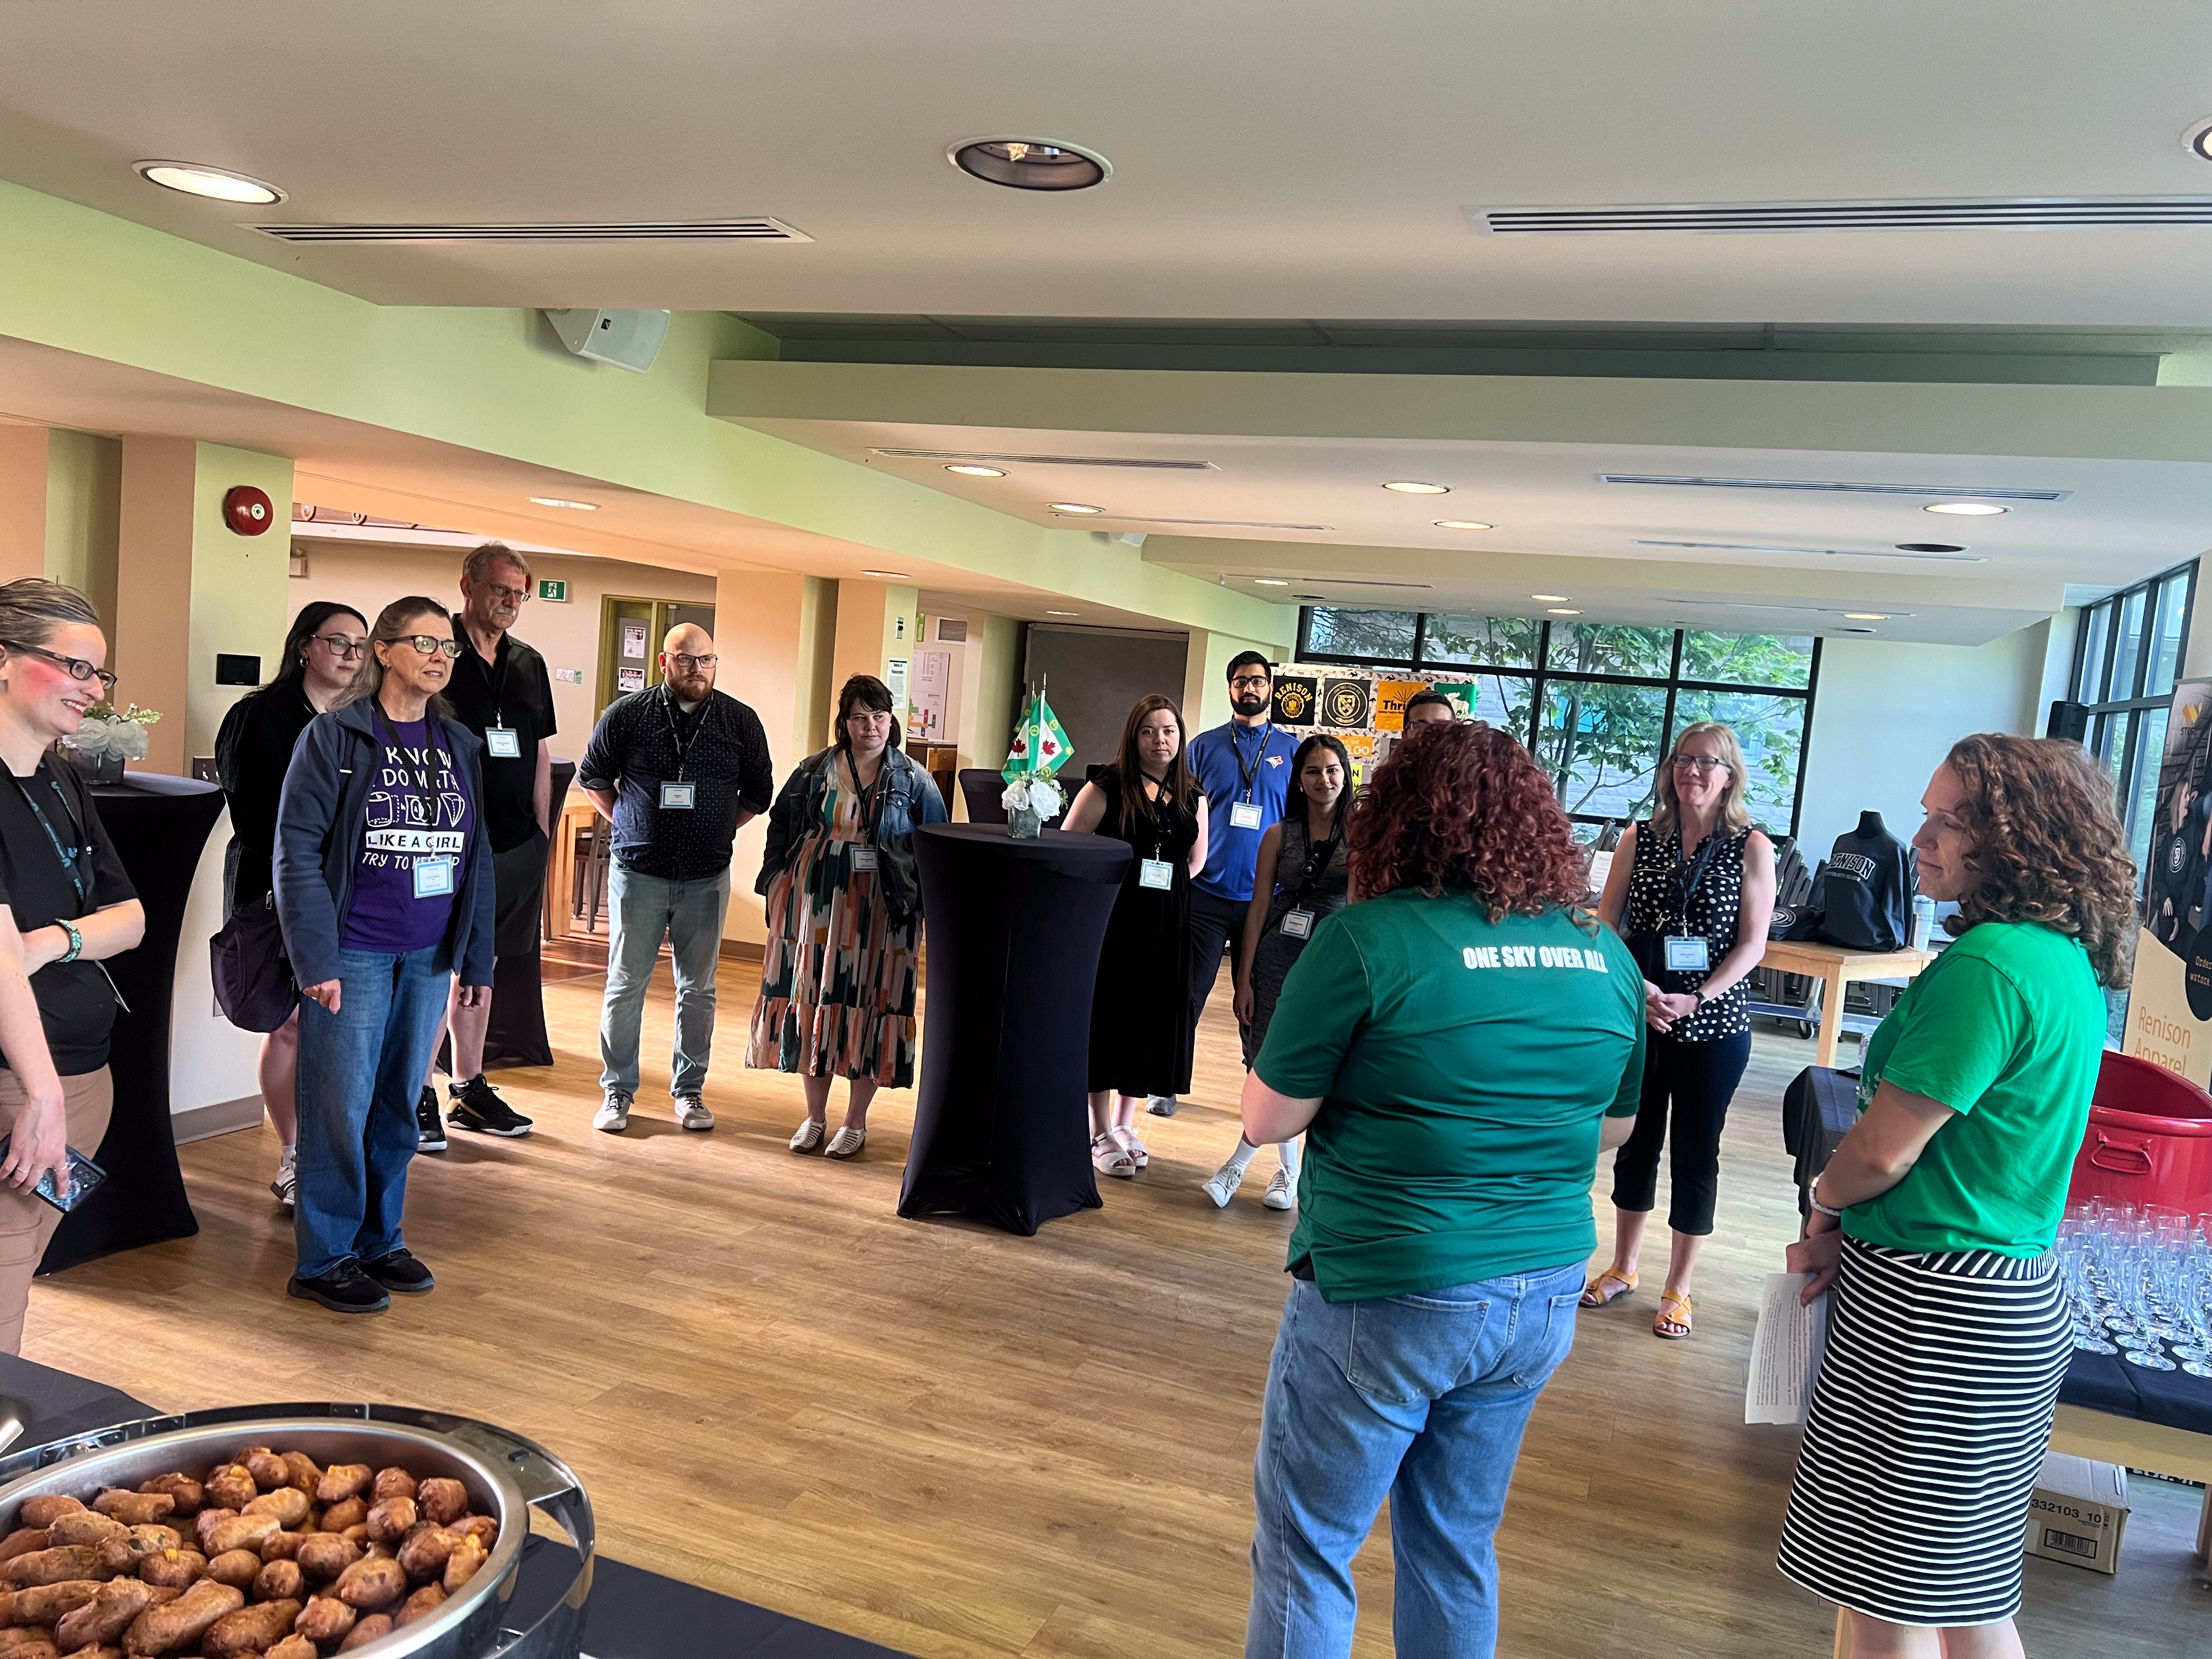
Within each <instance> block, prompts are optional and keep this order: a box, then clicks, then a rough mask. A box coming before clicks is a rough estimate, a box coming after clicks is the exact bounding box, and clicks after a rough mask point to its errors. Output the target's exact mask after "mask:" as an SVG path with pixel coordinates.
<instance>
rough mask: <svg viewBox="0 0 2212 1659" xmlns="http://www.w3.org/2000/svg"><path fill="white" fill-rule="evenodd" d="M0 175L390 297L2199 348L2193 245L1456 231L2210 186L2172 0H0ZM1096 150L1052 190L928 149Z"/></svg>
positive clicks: (2209, 308) (2199, 67)
mask: <svg viewBox="0 0 2212 1659" xmlns="http://www.w3.org/2000/svg"><path fill="white" fill-rule="evenodd" d="M0 40H5V42H6V46H7V49H6V51H5V52H0V176H4V177H5V178H7V179H12V180H14V181H15V182H16V183H19V184H22V185H27V186H30V187H32V188H33V189H36V190H40V191H47V192H50V193H52V194H56V195H59V196H62V197H68V198H70V199H73V200H76V201H79V202H83V203H86V204H91V205H94V206H96V207H98V208H100V209H102V210H106V211H108V212H112V213H116V214H119V215H122V216H126V217H129V218H133V219H137V220H140V221H143V222H146V223H148V224H151V225H155V226H158V227H160V228H163V229H166V230H169V231H172V232H174V233H176V234H181V235H185V236H189V237H192V238H195V239H197V240H203V241H205V242H208V243H210V244H211V245H213V246H219V247H222V248H223V249H225V250H227V251H229V252H238V253H241V254H244V255H246V257H248V258H257V259H259V260H261V261H262V262H264V263H265V264H272V265H276V266H280V267H282V268H283V269H286V270H294V271H297V272H299V273H300V274H301V275H304V276H310V277H313V278H314V279H316V280H318V281H322V282H325V283H331V284H332V285H334V286H337V287H340V288H344V289H349V290H352V291H355V292H357V293H361V294H363V295H368V296H371V297H374V298H376V299H379V300H382V301H390V302H396V303H416V304H451V305H486V304H500V305H516V304H522V305H549V306H562V305H584V304H592V305H614V306H656V307H678V308H698V309H705V308H730V309H735V310H739V311H745V310H752V311H768V312H774V311H786V312H810V313H822V312H848V313H849V312H872V313H901V314H906V313H937V314H947V315H959V316H975V317H989V316H1008V315H1027V316H1056V317H1064V318H1081V317H1091V316H1111V317H1120V318H1127V317H1139V316H1152V317H1211V318H1225V319H1226V318H1281V317H1293V318H1296V317H1332V318H1348V319H1423V318H1430V319H1475V318H1510V319H1601V320H1612V321H1627V320H1638V319H1648V320H1659V321H1666V322H1679V323H1689V322H1698V321H1706V320H1711V321H1722V322H1743V321H1747V320H1757V319H1767V320H1772V321H1788V322H1799V323H1826V322H1845V323H1849V322H1863V323H1883V324H1928V323H1972V324H1984V325H1988V324H2000V323H2008V324H2033V325H2057V324H2069V325H2141V326H2154V327H2162V328H2202V327H2207V326H2212V284H2207V283H2205V282H2204V281H2203V270H2204V268H2205V265H2206V263H2207V255H2208V252H2212V230H2180V231H2163V232H2136V231H2130V232H2105V233H2076V232H2016V233H1996V234H1956V233H1930V234H1921V233H1912V234H1840V235H1839V234H1826V235H1809V236H1687V235H1683V236H1672V235H1670V236H1663V237H1652V238H1637V239H1621V238H1612V237H1603V238H1583V239H1557V238H1499V237H1492V236H1486V235H1482V234H1478V233H1477V232H1476V231H1475V230H1474V229H1473V228H1471V227H1470V224H1469V222H1468V219H1467V217H1466V215H1465V210H1466V209H1467V208H1468V207H1470V206H1478V205H1539V204H1634V203H1679V202H1726V201H1771V200H1838V199H1863V198H1872V197H1919V198H1924V197H1960V196H1963V197H1991V196H1996V197H2008V196H2066V195H2079V194H2106V193H2129V194H2136V193H2145V194H2178V193H2197V192H2212V166H2208V165H2207V164H2206V163H2204V162H2203V161H2196V160H2194V159H2192V158H2191V157H2190V156H2189V155H2186V154H2185V152H2184V150H2183V149H2182V146H2181V143H2180V135H2181V133H2182V131H2183V130H2184V129H2185V126H2187V125H2188V124H2190V123H2191V121H2193V120H2195V119H2197V118H2199V117H2204V116H2212V82H2208V81H2207V79H2206V77H2205V76H2204V73H2203V64H2204V63H2205V62H2206V61H2207V59H2208V58H2212V11H2207V10H2206V9H2204V8H2203V7H2201V6H2197V5H2194V4H2188V3H2181V0H2163V3H2148V0H2133V3H2119V4H2107V5H2102V6H2061V5H2031V6H2023V5H2021V4H2018V3H2016V0H1911V3H1906V0H1866V3H1860V4H1856V5H1850V6H1830V7H1815V6H1805V5H1791V6H1777V5H1774V4H1771V3H1768V0H1670V3H1668V4H1665V5H1650V4H1638V3H1632V0H1583V3H1577V4H1573V5H1562V4H1559V3H1558V0H1486V3H1483V4H1480V5H1468V6H1444V5H1422V6H1414V5H1403V4H1400V5H1389V4H1385V5H1373V6H1367V7H1364V8H1359V9H1357V10H1356V11H1347V10H1346V9H1345V8H1344V7H1343V6H1342V5H1341V4H1340V3H1337V0H1209V3H1206V4H1204V5H1197V6H1194V5H1191V4H1189V3H1187V0H1132V3H1123V4H1119V5H1115V6H1111V7H1106V8H1097V7H1092V8H1062V9H1050V8H1026V9H1015V10H1009V9H1007V8H1006V6H1005V5H1003V4H1001V3H990V4H984V3H978V0H935V3H932V4H929V5H915V4H912V3H910V0H823V3H816V4H813V5H810V6H805V7H791V6H768V5H762V4H750V5H746V4H734V5H733V4H714V3H706V0H625V3H624V4H623V5H620V6H565V7H557V8H547V7H545V6H544V5H543V4H542V3H522V0H471V3H470V4H468V5H465V6H455V5H453V4H452V3H450V0H380V3H378V4H375V5H359V6H302V5H300V4H298V3H296V0H199V3H196V4H194V5H192V6H190V7H180V6H161V7H156V6H149V5H147V4H146V3H144V0H70V3H67V4H58V3H54V0H0ZM994 133H999V134H1012V135H1020V136H1030V137H1056V138H1062V139H1066V140H1068V141H1071V142H1074V143H1081V144H1085V145H1089V146H1092V147H1095V148H1096V149H1099V150H1101V151H1103V153H1104V154H1105V155H1107V156H1108V157H1109V159H1110V160H1111V161H1112V162H1113V163H1114V165H1115V176H1114V178H1113V179H1112V180H1111V181H1110V182H1109V183H1108V184H1106V185H1103V186H1101V187H1100V188H1098V189H1097V190H1094V191H1085V192H1082V193H1080V194H1078V195H1073V196H1069V197H1055V196H1042V195H1037V194H1032V193H1028V192H1020V191H1009V190H1003V189H998V188H994V187H992V186H988V185H982V184H980V183H976V182H975V181H973V180H970V179H966V178H964V177H963V176H962V175H960V174H958V173H956V172H955V171H954V170H953V169H952V168H951V167H949V166H948V165H947V164H946V162H945V159H944V155H945V148H946V146H947V145H948V144H949V143H952V142H953V141H956V140H961V139H966V138H971V137H979V136H987V135H990V134H994ZM156 157H159V158H167V159H183V160H187V161H201V162H206V163H210V164H215V165H220V166H224V167H231V168H234V169H237V170H239V171H242V172H245V173H250V174H254V175H258V176H260V177H264V178H267V179H271V180H273V181H274V182H276V183H277V184H279V185H282V186H283V187H284V188H285V189H286V190H287V191H289V192H290V200H289V202H287V203H286V204H283V207H282V208H281V209H280V210H277V212H278V216H282V217H283V218H287V219H296V220H307V221H317V222H329V221H341V220H374V221H391V220H406V221H415V222H424V221H496V222H517V221H569V222H574V221H583V220H612V219H636V218H655V219H693V218H713V217H722V216H737V215H755V214H766V215H773V216H777V217H780V218H782V219H784V220H786V221H787V222H790V223H792V224H793V225H795V226H797V227H798V228H799V229H801V230H803V231H804V232H805V233H806V234H808V235H810V236H811V237H812V238H813V239H814V240H812V241H811V243H808V244H804V245H797V246H782V245H746V244H740V245H711V244H710V245H704V246H652V247H635V246H629V247H617V248H604V247H602V248H584V249H568V250H554V249H548V248H544V247H535V246H524V247H508V248H499V249H489V250H486V249H467V248H460V247H453V246H434V247H407V248H396V249H384V250H364V249H354V250H337V251H333V250H327V249H298V248H294V247H291V246H286V245H283V244H279V243H276V242H274V241H271V240H269V239H267V238H265V237H263V236H260V235H258V234H256V233H254V232H252V231H251V230H248V229H246V228H242V226H243V224H244V223H245V222H248V221H250V220H252V219H253V218H255V217H258V216H260V215H259V214H258V213H257V212H256V211H253V210H240V209H237V208H231V207H225V206H221V205H218V204H210V203H204V202H196V201H192V200H190V199H187V198H185V197H178V196H174V195H171V194H169V193H167V192H164V191H159V190H157V189H155V187H153V186H150V185H145V184H143V183H142V182H140V181H139V180H138V179H137V178H136V177H134V176H133V175H132V174H131V172H130V170H129V168H130V164H131V162H132V161H135V160H140V159H147V158H156Z"/></svg>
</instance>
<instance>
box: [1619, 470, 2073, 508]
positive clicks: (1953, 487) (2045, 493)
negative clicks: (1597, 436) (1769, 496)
mask: <svg viewBox="0 0 2212 1659" xmlns="http://www.w3.org/2000/svg"><path fill="white" fill-rule="evenodd" d="M1597 481H1598V482H1599V483H1609V484H1671V485H1674V486H1675V487H1677V488H1680V489H1798V490H1805V491H1808V492H1810V493H1811V494H1813V495H1911V496H1915V497H1917V496H1922V495H1926V496H1929V497H1932V498H1933V499H1935V500H1937V501H2071V500H2072V499H2073V497H2074V492H2073V491H2072V490H2070V489H1970V488H1966V487H1963V486H1960V485H1957V484H1886V483H1836V482H1834V481H1833V480H1820V479H1811V478H1699V477H1691V476H1689V475H1687V474H1683V475H1680V476H1674V475H1670V474H1667V473H1662V472H1601V473H1599V474H1598V475H1597Z"/></svg>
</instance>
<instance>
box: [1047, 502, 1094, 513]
mask: <svg viewBox="0 0 2212 1659" xmlns="http://www.w3.org/2000/svg"><path fill="white" fill-rule="evenodd" d="M1051 507H1052V510H1053V511H1054V512H1055V513H1078V514H1083V513H1103V512H1104V511H1105V510H1106V509H1105V508H1104V507H1085V505H1084V504H1083V503H1082V502H1081V501H1054V502H1052V503H1051Z"/></svg>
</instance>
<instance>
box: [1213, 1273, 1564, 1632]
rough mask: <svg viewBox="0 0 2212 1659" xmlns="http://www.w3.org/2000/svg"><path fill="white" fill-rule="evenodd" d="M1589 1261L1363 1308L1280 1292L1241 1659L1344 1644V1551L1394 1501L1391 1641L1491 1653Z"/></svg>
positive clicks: (1351, 1603) (1350, 1550)
mask: <svg viewBox="0 0 2212 1659" xmlns="http://www.w3.org/2000/svg"><path fill="white" fill-rule="evenodd" d="M1583 1267H1584V1264H1583V1263H1582V1262H1581V1261H1574V1262H1571V1263H1569V1264H1568V1265H1566V1266H1565V1267H1547V1268H1544V1269H1542V1270H1541V1271H1539V1272H1536V1273H1525V1274H1521V1275H1518V1276H1516V1277H1513V1278H1510V1279H1486V1280H1484V1281H1483V1282H1481V1283H1480V1284H1474V1285H1453V1286H1451V1287H1450V1288H1449V1289H1447V1290H1439V1291H1426V1292H1425V1293H1424V1294H1422V1295H1419V1296H1393V1297H1381V1298H1378V1299H1377V1300H1375V1301H1371V1302H1340V1303H1335V1304H1331V1303H1328V1302H1326V1301H1324V1300H1322V1294H1321V1291H1319V1290H1318V1289H1317V1288H1316V1287H1315V1286H1314V1285H1311V1284H1309V1283H1305V1282H1303V1281H1301V1282H1298V1283H1295V1284H1293V1285H1291V1296H1290V1300H1289V1301H1288V1302H1287V1303H1286V1304H1285V1305H1284V1308H1283V1322H1282V1326H1281V1328H1280V1329H1279V1330H1278V1331H1277V1333H1276V1334H1275V1354H1274V1358H1273V1361H1272V1362H1271V1363H1270V1364H1269V1366H1268V1368H1267V1406H1266V1409H1265V1411H1264V1413H1263V1414H1262V1417H1261V1425H1260V1455H1259V1457H1258V1459H1257V1460H1256V1462H1255V1468H1254V1472H1253V1483H1252V1484H1253V1497H1254V1507H1255V1525H1254V1528H1253V1532H1252V1610H1251V1613H1250V1616H1249V1620H1248V1622H1247V1624H1246V1626H1245V1633H1244V1654H1245V1659H1338V1656H1342V1655H1345V1654H1349V1653H1350V1652H1351V1651H1352V1623H1353V1620H1354V1617H1355V1616H1356V1614H1357V1613H1358V1598H1357V1597H1356V1596H1355V1595H1353V1593H1352V1557H1353V1555H1355V1554H1356V1553H1358V1549H1359V1547H1360V1545H1361V1544H1362V1543H1363V1542H1364V1541H1365V1540H1366V1537H1367V1534H1368V1531H1369V1529H1370V1528H1371V1527H1372V1526H1373V1525H1374V1523H1375V1512H1376V1510H1378V1509H1380V1508H1381V1507H1382V1504H1383V1498H1384V1497H1385V1496H1386V1495H1387V1496H1388V1497H1389V1500H1390V1541H1391V1545H1392V1548H1393V1553H1394V1554H1395V1558H1396V1570H1397V1577H1396V1595H1395V1601H1396V1619H1395V1632H1396V1637H1397V1650H1398V1652H1399V1653H1400V1654H1401V1655H1403V1656H1406V1659H1490V1656H1491V1655H1492V1653H1494V1652H1495V1651H1496V1650H1497V1646H1498V1556H1497V1553H1496V1551H1495V1550H1494V1549H1493V1548H1492V1545H1491V1537H1492V1534H1493V1533H1495V1532H1496V1531H1497V1529H1498V1517H1499V1516H1501V1515H1503V1514H1504V1510H1505V1489H1506V1487H1507V1486H1510V1484H1511V1483H1512V1480H1513V1464H1514V1460H1515V1459H1516V1458H1517V1457H1518V1456H1519V1455H1520V1454H1521V1431H1522V1429H1523V1428H1525V1427H1526V1426H1527V1425H1528V1413H1529V1411H1530V1410H1531V1409H1532V1408H1533V1407H1534V1405H1535V1403H1536V1396H1537V1395H1539V1394H1541V1393H1542V1392H1543V1389H1544V1384H1545V1383H1546V1382H1547V1381H1548V1380H1549V1379H1550V1377H1551V1375H1552V1372H1553V1370H1554V1369H1555V1368H1556V1367H1557V1366H1558V1364H1559V1362H1560V1361H1561V1360H1562V1359H1565V1358H1566V1357H1567V1350H1568V1349H1569V1348H1570V1347H1571V1346H1573V1344H1574V1340H1575V1305H1576V1304H1577V1301H1578V1300H1579V1299H1580V1297H1581V1296H1582V1290H1583Z"/></svg>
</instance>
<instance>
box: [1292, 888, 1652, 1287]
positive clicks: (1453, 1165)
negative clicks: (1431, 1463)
mask: <svg viewBox="0 0 2212 1659" xmlns="http://www.w3.org/2000/svg"><path fill="white" fill-rule="evenodd" d="M1254 1069H1255V1071H1256V1072H1257V1073H1259V1076H1260V1079H1261V1081H1262V1082H1264V1083H1265V1084H1267V1086H1268V1087H1269V1088H1271V1089H1273V1090H1275V1091H1277V1092H1278V1093H1280V1094H1285V1095H1289V1096H1291V1097H1294V1098H1297V1099H1301V1100H1310V1099H1312V1098H1314V1097H1321V1100H1322V1105H1321V1110H1320V1113H1319V1115H1316V1117H1315V1119H1314V1121H1313V1127H1312V1128H1311V1130H1310V1132H1309V1133H1308V1134H1307V1136H1306V1153H1305V1161H1304V1168H1303V1169H1302V1170H1300V1172H1299V1176H1298V1223H1297V1229H1296V1231H1293V1232H1292V1233H1291V1255H1290V1264H1289V1265H1290V1266H1291V1268H1292V1269H1293V1270H1296V1269H1297V1268H1298V1267H1300V1266H1301V1264H1305V1265H1310V1267H1311V1270H1312V1273H1313V1277H1314V1282H1315V1283H1316V1285H1318V1286H1319V1287H1320V1289H1321V1292H1322V1295H1323V1296H1324V1297H1327V1298H1328V1300H1329V1301H1331V1302H1359V1301H1366V1300H1369V1299H1371V1298H1373V1297H1383V1296H1404V1295H1407V1294H1410V1293H1412V1292H1414V1291H1430V1290H1437V1289H1440V1288H1442V1287H1443V1286H1444V1285H1464V1284H1469V1283H1472V1282H1474V1281H1475V1280H1478V1279H1497V1278H1499V1277H1502V1276H1504V1275H1505V1274H1508V1273H1528V1272H1533V1271H1534V1270H1536V1269H1539V1268H1545V1267H1559V1266H1562V1265H1563V1264H1565V1263H1566V1262H1570V1261H1582V1260H1583V1258H1585V1257H1586V1256H1588V1255H1589V1253H1590V1252H1591V1250H1593V1249H1595V1248H1596V1244H1597V1228H1596V1226H1595V1223H1594V1222H1593V1220H1592V1219H1591V1216H1590V1197H1589V1190H1590V1180H1591V1177H1592V1176H1593V1175H1594V1174H1595V1171H1596V1168H1597V1153H1598V1120H1599V1119H1600V1118H1601V1117H1605V1116H1608V1115H1611V1116H1626V1115H1629V1114H1632V1113H1633V1112H1634V1111H1635V1110H1636V1108H1637V1102H1638V1097H1639V1095H1640V1094H1641V1092H1642V1090H1643V1084H1644V976H1643V975H1642V974H1641V973H1640V972H1638V969H1637V966H1636V963H1635V960H1634V958H1632V957H1631V956H1630V955H1629V954H1628V949H1627V947H1626V945H1623V944H1622V943H1621V942H1620V939H1619V938H1618V937H1617V936H1616V935H1615V934H1614V933H1613V932H1612V930H1611V929H1609V928H1599V929H1598V930H1597V931H1596V932H1595V933H1589V932H1585V931H1584V930H1583V928H1582V927H1578V926H1577V924H1576V922H1575V921H1574V919H1573V918H1572V916H1571V915H1569V914H1568V913H1567V912H1566V911H1565V910H1562V909H1555V910H1551V911H1547V912H1546V913H1545V914H1544V915H1539V916H1508V917H1507V918H1506V919H1505V920H1504V921H1500V922H1498V923H1495V924H1493V923H1492V921H1490V920H1489V918H1488V916H1487V915H1486V913H1485V911H1484V908H1483V906H1482V905H1481V903H1480V902H1478V901H1477V900H1476V899H1475V898H1474V896H1471V895H1469V894H1467V893H1463V892H1447V893H1443V894H1440V895H1438V896H1437V897H1434V898H1431V897H1429V896H1427V895H1425V894H1423V893H1421V892H1419V891H1416V890H1400V891H1398V892H1395V893H1389V894H1386V895H1384V896H1383V897H1381V898H1376V899H1370V900H1368V901H1367V902H1365V903H1363V904H1355V905H1352V906H1351V907H1349V908H1346V909H1343V910H1340V911H1338V912H1337V913H1336V914H1335V915H1333V916H1331V917H1329V918H1328V920H1327V921H1324V922H1322V925H1321V926H1320V927H1318V928H1316V930H1315V931H1314V936H1313V939H1312V940H1311V942H1310V943H1309V944H1308V945H1307V946H1306V948H1305V950H1304V952H1303V953H1302V954H1301V955H1300V956H1299V957H1298V960H1297V964H1296V965H1295V966H1294V967H1293V968H1292V969H1291V972H1290V977H1289V978H1288V980H1287V981H1285V983H1284V986H1283V994H1282V997H1281V999H1280V1000H1279V1001H1278V1002H1277V1003H1276V1005H1275V1017H1274V1020H1273V1023H1272V1024H1270V1025H1269V1026H1268V1028H1267V1042H1266V1044H1265V1046H1263V1047H1262V1048H1261V1050H1260V1056H1259V1059H1258V1060H1257V1062H1256V1063H1255V1067H1254Z"/></svg>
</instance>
